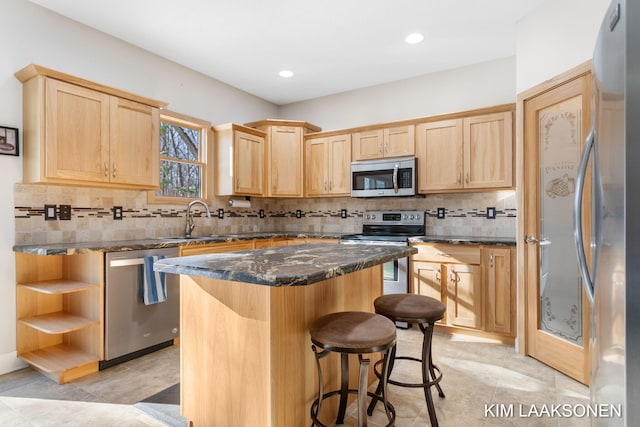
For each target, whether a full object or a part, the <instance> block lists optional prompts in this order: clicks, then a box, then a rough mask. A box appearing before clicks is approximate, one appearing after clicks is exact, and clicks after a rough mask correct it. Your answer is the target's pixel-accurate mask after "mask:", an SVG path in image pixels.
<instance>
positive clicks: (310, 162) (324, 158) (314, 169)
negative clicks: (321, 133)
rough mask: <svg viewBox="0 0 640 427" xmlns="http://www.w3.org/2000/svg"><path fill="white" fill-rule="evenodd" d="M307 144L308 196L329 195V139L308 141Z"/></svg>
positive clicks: (306, 174)
mask: <svg viewBox="0 0 640 427" xmlns="http://www.w3.org/2000/svg"><path fill="white" fill-rule="evenodd" d="M305 144H306V146H305V151H306V153H305V154H306V159H305V162H306V173H305V176H306V185H307V195H308V196H322V195H325V194H328V192H329V179H328V177H327V168H328V167H329V162H330V159H329V145H328V138H326V137H325V138H314V139H308V140H307V141H306V142H305Z"/></svg>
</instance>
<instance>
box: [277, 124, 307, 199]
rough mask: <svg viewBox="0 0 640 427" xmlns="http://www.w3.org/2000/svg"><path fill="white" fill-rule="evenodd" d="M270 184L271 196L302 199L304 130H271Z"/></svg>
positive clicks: (280, 128) (292, 127) (294, 127)
mask: <svg viewBox="0 0 640 427" xmlns="http://www.w3.org/2000/svg"><path fill="white" fill-rule="evenodd" d="M269 184H270V187H269V191H270V195H271V196H283V197H302V193H303V192H302V128H300V127H296V126H272V127H271V128H270V132H269Z"/></svg>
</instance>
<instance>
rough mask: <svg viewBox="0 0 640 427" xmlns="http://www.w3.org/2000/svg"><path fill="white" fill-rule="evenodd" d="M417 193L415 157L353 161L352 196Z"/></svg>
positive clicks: (409, 194)
mask: <svg viewBox="0 0 640 427" xmlns="http://www.w3.org/2000/svg"><path fill="white" fill-rule="evenodd" d="M415 195H416V158H415V157H397V158H393V159H381V160H365V161H359V162H353V163H351V197H385V196H415Z"/></svg>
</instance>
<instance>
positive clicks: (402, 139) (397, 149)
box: [352, 125, 415, 161]
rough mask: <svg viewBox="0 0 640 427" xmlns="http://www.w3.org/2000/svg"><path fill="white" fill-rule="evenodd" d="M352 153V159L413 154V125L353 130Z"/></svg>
mask: <svg viewBox="0 0 640 427" xmlns="http://www.w3.org/2000/svg"><path fill="white" fill-rule="evenodd" d="M352 153H353V160H354V161H357V160H371V159H382V158H385V157H403V156H413V155H414V153H415V126H414V125H406V126H396V127H389V128H383V129H373V130H363V131H359V132H355V133H354V134H353V146H352Z"/></svg>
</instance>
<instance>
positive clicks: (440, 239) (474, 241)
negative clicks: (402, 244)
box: [409, 236, 516, 246]
mask: <svg viewBox="0 0 640 427" xmlns="http://www.w3.org/2000/svg"><path fill="white" fill-rule="evenodd" d="M409 242H410V243H450V244H454V245H457V244H462V245H502V246H516V239H515V237H514V238H510V237H469V236H420V237H411V238H409Z"/></svg>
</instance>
